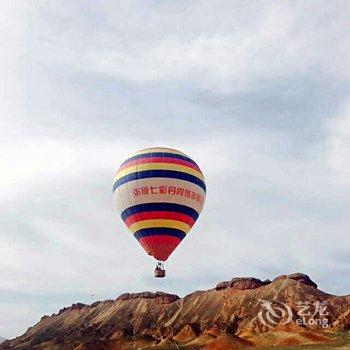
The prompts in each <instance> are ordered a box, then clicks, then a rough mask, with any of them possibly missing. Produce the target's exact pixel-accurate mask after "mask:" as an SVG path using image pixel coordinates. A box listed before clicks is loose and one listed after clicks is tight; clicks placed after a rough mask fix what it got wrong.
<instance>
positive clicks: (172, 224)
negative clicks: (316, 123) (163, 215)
mask: <svg viewBox="0 0 350 350" xmlns="http://www.w3.org/2000/svg"><path fill="white" fill-rule="evenodd" d="M152 227H167V228H175V229H178V230H181V231H183V232H185V233H188V232H189V230H190V229H191V227H190V226H189V225H187V224H186V223H184V222H181V221H177V220H165V219H152V220H141V221H138V222H135V223H134V224H132V225H130V226H129V230H130V231H131V232H132V233H135V232H137V231H138V230H141V229H144V228H152Z"/></svg>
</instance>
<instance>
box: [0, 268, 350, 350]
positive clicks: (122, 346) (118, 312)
mask: <svg viewBox="0 0 350 350" xmlns="http://www.w3.org/2000/svg"><path fill="white" fill-rule="evenodd" d="M349 330H350V295H349V296H334V295H330V294H327V293H324V292H322V291H320V290H319V289H317V285H316V284H315V283H314V282H313V281H312V280H311V279H310V278H309V277H308V276H307V275H304V274H300V273H296V274H292V275H283V276H279V277H277V278H276V279H274V280H273V281H272V282H271V281H269V280H266V281H261V280H259V279H256V278H233V279H232V280H230V281H226V282H221V283H219V284H218V285H217V286H216V287H214V288H212V289H209V290H206V291H197V292H194V293H192V294H189V295H187V296H185V297H184V298H179V297H178V296H177V295H171V294H166V293H162V292H156V293H151V292H143V293H125V294H122V295H121V296H119V297H118V298H116V299H115V300H106V301H97V302H95V303H93V304H91V305H84V304H81V303H77V304H73V305H72V306H70V307H66V308H63V309H61V310H60V311H59V312H58V313H57V314H53V315H51V316H43V317H42V318H41V320H40V321H39V322H38V323H37V324H36V325H34V326H33V327H30V328H29V329H28V330H27V332H26V333H25V334H23V335H22V336H20V337H18V338H16V339H13V340H10V341H6V342H4V343H3V344H1V345H0V349H54V350H55V349H56V350H61V349H65V350H70V349H72V350H73V349H74V350H84V349H85V350H87V349H118V350H128V349H154V350H156V349H205V350H215V349H220V350H224V349H241V348H248V347H253V346H255V347H260V346H267V345H281V346H282V345H298V344H310V343H332V342H333V341H334V336H333V335H334V334H335V333H337V332H340V331H342V332H344V331H345V332H346V331H349Z"/></svg>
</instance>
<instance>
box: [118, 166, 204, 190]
mask: <svg viewBox="0 0 350 350" xmlns="http://www.w3.org/2000/svg"><path fill="white" fill-rule="evenodd" d="M150 177H154V178H156V177H161V178H166V177H168V178H171V179H180V180H184V181H188V182H192V183H194V184H196V185H198V186H199V187H201V188H202V189H203V190H204V192H205V191H206V187H205V183H204V182H203V181H202V180H201V179H199V178H198V177H196V176H193V175H191V174H187V173H183V172H181V171H174V170H145V171H136V172H134V173H131V174H128V175H125V176H123V177H121V178H120V179H118V180H117V181H116V182H115V183H114V185H113V193H114V191H115V190H116V189H117V188H118V187H119V186H121V185H123V184H125V183H127V182H129V181H135V180H139V179H146V178H150Z"/></svg>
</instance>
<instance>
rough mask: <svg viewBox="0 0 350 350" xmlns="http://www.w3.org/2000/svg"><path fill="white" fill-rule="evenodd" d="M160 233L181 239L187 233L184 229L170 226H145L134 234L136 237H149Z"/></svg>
mask: <svg viewBox="0 0 350 350" xmlns="http://www.w3.org/2000/svg"><path fill="white" fill-rule="evenodd" d="M159 235H162V236H164V235H165V236H172V237H177V238H180V239H183V238H184V237H185V236H186V234H185V233H184V232H183V231H181V230H177V229H176V228H169V227H151V228H144V229H141V230H138V231H136V232H135V233H134V236H135V238H136V239H140V238H143V237H149V236H159Z"/></svg>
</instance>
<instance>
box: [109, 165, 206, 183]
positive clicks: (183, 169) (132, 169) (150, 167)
mask: <svg viewBox="0 0 350 350" xmlns="http://www.w3.org/2000/svg"><path fill="white" fill-rule="evenodd" d="M147 170H173V171H180V172H182V173H186V174H191V175H193V176H196V177H198V178H199V179H201V180H202V181H204V177H203V175H202V174H201V173H200V172H199V171H197V170H195V169H192V168H189V167H187V166H184V165H178V164H172V163H144V164H139V165H132V166H129V167H128V168H125V169H123V170H120V171H118V173H117V174H116V175H115V177H114V182H115V181H117V180H119V179H120V178H122V177H123V176H125V175H127V174H132V173H135V172H138V171H147Z"/></svg>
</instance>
